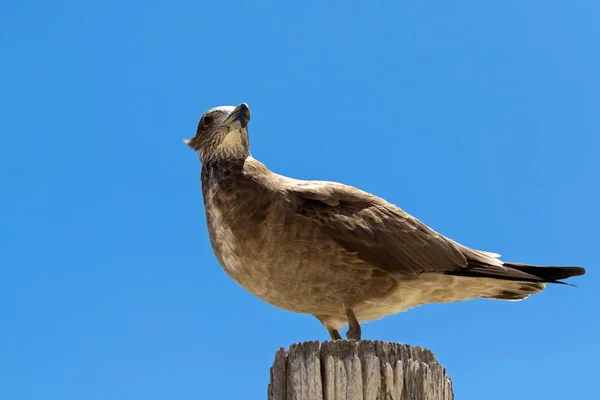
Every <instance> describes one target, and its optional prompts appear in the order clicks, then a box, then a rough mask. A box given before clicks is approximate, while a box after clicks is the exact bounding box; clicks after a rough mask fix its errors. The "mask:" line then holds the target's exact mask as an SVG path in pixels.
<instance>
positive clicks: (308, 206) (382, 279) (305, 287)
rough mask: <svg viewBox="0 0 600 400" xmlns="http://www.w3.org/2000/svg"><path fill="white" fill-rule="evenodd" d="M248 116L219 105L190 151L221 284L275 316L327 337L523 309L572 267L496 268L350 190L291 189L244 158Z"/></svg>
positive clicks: (494, 260) (306, 184)
mask: <svg viewBox="0 0 600 400" xmlns="http://www.w3.org/2000/svg"><path fill="white" fill-rule="evenodd" d="M249 119H250V110H249V109H248V106H247V105H246V104H240V105H239V106H238V107H218V108H215V109H212V110H209V111H208V112H207V113H206V114H205V115H204V116H203V117H202V119H201V120H200V123H199V124H198V131H197V133H196V135H195V136H194V138H192V139H191V140H189V141H187V143H188V145H190V147H192V148H193V149H195V150H196V151H198V152H199V155H200V160H201V162H202V164H203V166H202V174H201V179H202V193H203V196H204V201H205V208H206V217H207V224H208V230H209V236H210V240H211V244H212V247H213V249H214V252H215V255H216V257H217V259H218V260H219V263H220V264H221V265H222V267H223V269H224V270H225V272H227V274H228V275H229V276H230V277H231V278H233V279H234V280H235V281H236V282H238V283H239V284H240V285H241V286H243V287H244V288H245V289H247V290H248V291H250V292H251V293H253V294H254V295H256V296H258V297H259V298H261V299H263V300H264V301H266V302H268V303H270V304H273V305H275V306H277V307H280V308H283V309H286V310H290V311H294V312H300V313H307V314H312V315H314V316H315V317H317V318H318V319H319V321H321V322H322V323H323V325H325V327H326V328H327V329H328V331H329V332H330V334H331V337H332V338H333V339H339V338H340V335H339V332H338V330H339V329H340V328H341V327H342V326H343V325H344V324H345V323H349V326H350V329H349V331H348V334H347V337H348V338H352V339H357V340H358V339H360V325H359V323H358V321H365V320H373V319H377V318H381V317H384V316H387V315H390V314H395V313H397V312H400V311H404V310H406V309H407V308H410V307H415V306H419V305H422V304H428V303H444V302H455V301H462V300H469V299H474V298H492V299H502V300H521V299H524V298H526V297H527V296H529V295H530V294H533V293H537V292H540V291H541V290H543V289H544V288H545V283H547V282H551V283H560V279H566V278H569V277H571V276H575V275H582V274H584V273H585V270H584V269H583V268H579V267H536V266H531V265H523V264H515V263H505V262H502V261H500V260H499V258H498V255H497V254H493V253H488V252H483V251H479V250H474V249H470V248H468V247H465V246H462V245H460V244H458V243H456V242H454V241H452V240H450V239H448V238H446V237H444V236H442V235H440V234H439V233H437V232H435V231H433V230H432V229H430V228H429V227H427V226H426V225H424V224H423V223H421V222H420V221H418V220H417V219H415V218H414V217H412V216H410V215H409V214H407V213H406V212H404V211H402V210H401V209H400V208H398V207H396V206H395V205H393V204H391V203H389V202H387V201H385V200H383V199H381V198H379V197H376V196H373V195H371V194H369V193H366V192H363V191H361V190H359V189H356V188H353V187H351V186H347V185H343V184H340V183H334V182H321V181H301V180H296V179H292V178H287V177H284V176H281V175H278V174H275V173H273V172H271V171H269V170H268V169H267V168H266V167H265V166H264V165H263V164H261V163H260V162H258V161H256V160H255V159H253V158H252V157H251V156H250V151H249V140H248V130H247V124H248V121H249Z"/></svg>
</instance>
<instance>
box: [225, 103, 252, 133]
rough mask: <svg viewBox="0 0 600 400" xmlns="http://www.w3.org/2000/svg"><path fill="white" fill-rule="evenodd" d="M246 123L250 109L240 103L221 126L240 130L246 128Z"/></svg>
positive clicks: (248, 119)
mask: <svg viewBox="0 0 600 400" xmlns="http://www.w3.org/2000/svg"><path fill="white" fill-rule="evenodd" d="M248 121H250V108H248V104H246V103H242V104H240V105H239V106H237V107H236V108H235V109H234V110H233V111H232V112H231V114H229V117H227V119H226V120H225V122H223V125H225V126H227V127H229V129H240V128H245V127H247V126H248Z"/></svg>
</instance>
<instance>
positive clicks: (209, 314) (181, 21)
mask: <svg viewBox="0 0 600 400" xmlns="http://www.w3.org/2000/svg"><path fill="white" fill-rule="evenodd" d="M599 20H600V3H598V2H597V1H593V0H570V1H553V2H547V1H541V0H530V1H526V2H524V1H517V0H505V1H502V2H482V1H478V0H464V1H439V2H431V1H424V2H407V1H387V2H380V1H372V2H367V1H344V2H341V1H340V2H317V1H304V2H302V4H301V5H300V4H297V5H291V4H290V2H280V1H264V2H261V1H253V2H246V1H241V0H240V1H212V2H209V1H204V0H203V1H192V0H186V1H169V2H166V1H165V2H160V1H156V0H150V1H140V0H133V1H127V2H122V1H116V0H108V1H102V2H82V1H74V0H67V1H65V0H57V1H52V2H48V1H39V0H18V1H16V0H4V1H2V3H1V5H0V49H1V52H2V62H1V63H0V109H1V110H2V111H1V115H2V118H1V121H2V127H1V135H2V146H0V185H1V186H0V187H1V192H0V205H1V208H0V210H1V211H0V268H1V274H0V355H1V356H0V398H2V399H6V400H25V399H27V400H34V399H56V400H71V399H73V400H75V399H77V400H78V399H87V400H95V399H111V400H112V399H138V398H139V399H213V398H231V399H242V398H243V399H265V398H266V388H267V383H268V380H269V367H270V365H271V363H272V361H273V357H274V354H275V351H276V350H277V349H278V348H279V347H282V346H288V345H289V344H291V343H294V342H299V341H306V340H315V339H317V340H326V339H328V335H327V332H326V330H325V329H324V328H323V327H322V326H321V325H320V324H319V322H318V321H317V320H316V319H314V318H313V317H312V316H306V315H300V314H293V313H290V312H286V311H283V310H279V309H277V308H274V307H272V306H270V305H268V304H266V303H264V302H262V301H261V300H259V299H257V298H255V297H253V296H252V295H250V294H249V293H247V292H246V291H244V290H243V289H242V288H241V287H239V286H238V285H237V284H235V283H234V282H233V281H232V280H230V279H229V278H228V277H227V276H226V274H225V273H224V272H223V271H222V269H221V268H220V266H219V264H218V263H217V260H216V259H215V257H214V255H213V252H212V249H211V247H210V244H209V240H208V237H207V230H206V226H205V218H204V208H203V203H202V197H201V190H200V182H199V173H200V167H201V166H200V163H199V161H198V159H197V157H196V155H195V154H194V153H193V152H192V151H191V150H190V149H189V148H187V147H186V146H185V145H184V144H183V143H182V140H183V139H184V138H189V137H191V136H193V135H194V133H195V130H196V125H197V122H198V120H199V118H200V117H201V115H202V114H203V113H204V112H205V111H206V110H207V109H209V108H211V107H214V106H217V105H225V104H230V105H236V104H238V103H240V102H242V101H245V102H247V103H248V104H249V105H250V108H251V110H252V121H251V122H250V126H249V129H250V136H251V143H252V154H253V156H254V157H255V158H257V159H259V160H261V161H262V162H264V163H265V164H266V165H267V166H268V167H269V168H271V169H272V170H274V171H276V172H278V173H281V174H285V175H289V176H293V177H296V178H304V179H321V180H335V181H340V182H343V183H347V184H351V185H354V186H357V187H360V188H362V189H364V190H367V191H370V192H373V193H374V194H377V195H379V196H381V197H384V198H385V199H387V200H389V201H391V202H393V203H395V204H397V205H399V206H400V207H402V208H403V209H405V210H406V211H407V212H409V213H411V214H413V215H415V216H416V217H417V218H419V219H420V220H422V221H423V222H424V223H426V224H428V225H430V226H431V227H433V228H434V229H435V230H437V231H439V232H441V233H442V234H445V235H447V236H449V237H451V238H453V239H455V240H457V241H459V242H461V243H463V244H465V245H468V246H472V247H476V248H479V249H482V250H488V251H494V252H498V253H501V254H502V255H503V258H504V259H505V260H510V261H517V262H525V263H538V264H558V265H581V266H584V267H586V268H587V269H588V274H587V275H586V276H585V277H580V278H575V279H573V280H571V282H572V283H575V284H577V285H578V288H573V287H567V286H552V287H550V288H549V289H548V290H547V291H545V292H544V293H542V294H539V295H536V296H533V297H531V298H529V299H527V300H526V301H524V302H520V303H511V302H498V301H491V300H477V301H470V302H464V303H459V304H450V305H432V306H423V307H420V308H416V309H413V310H410V311H409V312H407V313H404V314H400V315H396V316H391V317H388V318H386V319H383V320H379V321H375V322H370V323H368V324H366V325H364V326H363V337H364V338H365V339H380V340H386V341H396V342H401V343H408V344H412V345H420V346H425V347H427V348H429V349H431V350H433V351H434V352H435V354H436V356H437V357H438V359H439V361H440V362H441V363H442V364H443V365H444V366H445V367H446V368H447V370H448V373H449V375H450V376H451V377H452V378H453V381H454V388H455V394H456V397H457V398H458V399H461V400H475V399H483V398H485V399H488V400H492V399H507V398H516V399H528V398H531V399H542V398H543V399H546V400H550V399H567V398H570V399H584V398H589V399H591V398H599V397H600V380H598V377H597V375H598V359H599V358H600V345H599V343H598V342H599V335H600V315H599V314H600V313H599V300H600V296H599V294H598V289H597V288H598V285H600V278H599V276H598V272H597V271H598V270H597V268H598V261H599V257H598V246H599V239H600V235H599V233H598V226H599V224H600V211H599V207H598V204H600V179H599V178H598V175H599V173H600V135H599V131H600V116H599V114H600V95H599V93H600V74H599V73H598V71H600V50H599V47H598V40H599V38H600V24H598V21H599Z"/></svg>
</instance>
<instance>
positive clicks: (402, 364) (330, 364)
mask: <svg viewBox="0 0 600 400" xmlns="http://www.w3.org/2000/svg"><path fill="white" fill-rule="evenodd" d="M268 393H269V397H268V398H269V400H350V399H352V400H383V399H385V400H388V399H389V400H408V399H411V400H412V399H415V400H416V399H419V400H421V399H424V400H452V399H453V398H454V396H453V393H452V381H451V380H450V378H449V377H448V376H446V370H445V369H444V368H443V367H442V366H441V365H440V364H438V362H437V360H436V359H435V356H434V355H433V353H432V352H431V351H429V350H427V349H425V348H423V347H413V346H408V345H404V344H399V343H386V342H380V341H360V342H355V341H353V340H350V341H348V340H338V341H335V342H332V341H329V342H324V343H323V344H319V342H318V341H314V342H304V343H298V344H293V345H291V346H290V349H289V350H288V351H286V350H285V349H284V348H281V349H279V351H277V353H276V355H275V361H274V363H273V366H272V367H271V383H270V384H269V389H268Z"/></svg>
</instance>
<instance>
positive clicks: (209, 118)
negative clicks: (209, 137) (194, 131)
mask: <svg viewBox="0 0 600 400" xmlns="http://www.w3.org/2000/svg"><path fill="white" fill-rule="evenodd" d="M213 119H214V118H213V116H212V115H205V116H204V125H210V124H212V122H213Z"/></svg>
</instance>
